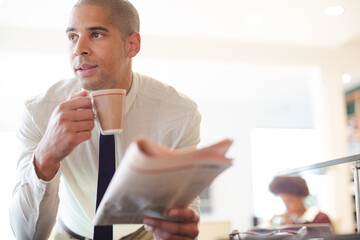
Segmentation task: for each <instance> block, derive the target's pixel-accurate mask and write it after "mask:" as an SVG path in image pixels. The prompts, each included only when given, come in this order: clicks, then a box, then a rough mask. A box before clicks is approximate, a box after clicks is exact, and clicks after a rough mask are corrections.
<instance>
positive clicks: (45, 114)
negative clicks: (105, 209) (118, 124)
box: [10, 0, 200, 240]
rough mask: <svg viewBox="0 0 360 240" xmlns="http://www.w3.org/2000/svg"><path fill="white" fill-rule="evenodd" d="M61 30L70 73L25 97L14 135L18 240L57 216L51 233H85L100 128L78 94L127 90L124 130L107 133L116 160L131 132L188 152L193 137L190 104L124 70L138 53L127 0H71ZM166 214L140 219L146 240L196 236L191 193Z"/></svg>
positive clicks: (195, 121)
mask: <svg viewBox="0 0 360 240" xmlns="http://www.w3.org/2000/svg"><path fill="white" fill-rule="evenodd" d="M66 33H67V36H68V39H69V56H70V62H71V66H72V68H73V70H74V72H75V76H76V78H74V79H68V80H63V81H60V82H58V83H56V84H55V85H53V86H52V87H50V88H49V89H48V91H46V92H45V93H44V94H43V95H41V96H38V97H35V98H33V99H30V100H28V101H27V102H26V104H25V106H26V109H25V111H24V116H23V120H22V125H21V126H20V128H19V131H18V136H19V139H20V140H21V147H22V151H21V156H20V159H19V162H18V177H17V184H16V186H15V189H14V193H13V201H12V205H11V207H10V218H11V225H12V228H13V231H14V234H15V236H16V238H17V239H47V238H48V237H49V235H50V233H51V231H52V229H53V226H54V224H55V222H56V217H57V216H58V221H57V222H58V223H61V224H60V225H61V227H60V230H59V232H60V231H62V232H64V233H66V235H67V236H68V239H70V236H71V235H72V236H74V237H76V238H80V239H86V238H89V239H92V238H93V229H94V226H93V224H92V219H93V217H94V214H95V202H96V189H97V175H98V155H99V149H98V145H99V134H100V130H99V129H98V128H97V127H95V126H94V118H95V117H94V113H93V112H92V106H91V101H90V99H89V98H87V95H88V92H87V91H91V90H98V89H109V88H121V89H125V90H126V91H127V96H126V106H125V117H124V127H123V128H124V131H123V133H122V134H121V135H118V136H116V138H115V142H116V153H117V155H116V156H117V159H116V161H117V162H116V163H117V164H118V163H119V161H121V157H122V155H123V154H124V151H125V150H126V148H127V146H128V145H129V143H130V142H131V140H132V139H133V138H134V137H136V136H138V135H146V136H147V137H149V138H150V139H152V140H153V141H155V142H157V143H159V144H163V145H166V146H167V147H169V148H172V149H180V148H194V147H196V145H197V144H198V143H199V141H200V139H199V125H200V114H199V113H198V110H197V106H196V104H195V103H194V102H192V101H191V100H189V99H188V98H186V97H185V96H183V95H181V94H179V93H178V92H176V91H175V90H174V89H173V88H171V87H169V86H167V85H165V84H162V83H160V82H158V81H156V80H154V79H151V78H149V77H146V76H143V75H140V74H137V73H133V72H132V58H133V57H135V56H136V55H137V53H138V52H139V50H140V35H139V17H138V14H137V11H136V9H135V8H134V7H133V6H132V5H131V4H130V3H129V2H128V1H125V0H102V1H96V0H80V1H79V2H78V3H77V4H76V5H75V6H74V8H73V10H72V12H71V16H70V20H69V26H68V28H67V30H66ZM69 96H71V97H69ZM60 179H61V181H60ZM59 197H60V200H59ZM168 214H169V216H172V217H176V218H181V219H182V220H183V221H181V222H172V221H163V220H159V219H153V218H145V219H144V222H143V223H144V226H145V229H146V230H147V231H149V232H151V233H152V234H153V236H154V237H155V239H184V240H185V239H195V238H196V236H197V235H198V231H199V230H198V223H199V209H198V199H196V200H194V202H193V203H192V204H190V205H189V206H188V207H185V208H174V209H170V211H169V212H168ZM57 225H58V224H57ZM119 229H120V230H119ZM121 229H122V225H120V226H116V227H114V239H118V238H119V237H121V236H120V235H119V233H118V232H119V231H121ZM59 234H60V233H59ZM131 238H132V237H130V239H131Z"/></svg>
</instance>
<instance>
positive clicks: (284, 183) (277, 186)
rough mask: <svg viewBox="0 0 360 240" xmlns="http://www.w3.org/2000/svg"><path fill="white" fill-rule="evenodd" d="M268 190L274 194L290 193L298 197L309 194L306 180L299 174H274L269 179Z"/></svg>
mask: <svg viewBox="0 0 360 240" xmlns="http://www.w3.org/2000/svg"><path fill="white" fill-rule="evenodd" d="M269 190H270V192H272V193H273V194H275V195H279V194H290V195H295V196H298V197H306V196H307V195H309V188H308V186H307V184H306V181H305V180H304V179H303V178H301V177H299V176H276V177H275V178H274V179H273V180H272V181H271V183H270V185H269Z"/></svg>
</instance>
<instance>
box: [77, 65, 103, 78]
mask: <svg viewBox="0 0 360 240" xmlns="http://www.w3.org/2000/svg"><path fill="white" fill-rule="evenodd" d="M97 67H98V65H90V64H82V65H80V66H79V67H77V68H76V72H78V73H79V74H81V75H82V76H89V75H91V74H92V73H94V72H95V71H96V69H97Z"/></svg>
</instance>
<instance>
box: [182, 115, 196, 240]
mask: <svg viewBox="0 0 360 240" xmlns="http://www.w3.org/2000/svg"><path fill="white" fill-rule="evenodd" d="M200 122H201V115H200V113H199V111H198V109H197V108H196V109H195V112H194V114H193V116H192V117H191V118H190V121H189V122H188V125H187V127H186V129H185V132H184V135H183V136H182V138H181V140H180V142H179V144H178V147H177V149H186V148H196V147H197V145H198V144H199V142H200ZM199 205H200V198H199V197H196V198H195V199H194V200H193V201H192V202H191V203H190V204H189V206H188V208H190V209H192V210H193V211H194V212H195V213H196V214H197V215H198V216H199V217H200V206H199ZM199 223H200V222H199ZM196 239H197V238H196Z"/></svg>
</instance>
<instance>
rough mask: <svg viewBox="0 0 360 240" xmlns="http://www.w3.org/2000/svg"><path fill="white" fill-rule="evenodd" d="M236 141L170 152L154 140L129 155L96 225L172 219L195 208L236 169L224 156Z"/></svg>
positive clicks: (138, 143) (135, 143)
mask: <svg viewBox="0 0 360 240" xmlns="http://www.w3.org/2000/svg"><path fill="white" fill-rule="evenodd" d="M231 144H232V141H231V140H229V139H225V140H223V141H220V142H218V143H216V144H214V145H211V146H209V147H205V148H202V149H193V150H188V151H180V150H169V149H168V148H166V147H164V146H160V145H158V144H156V143H154V142H152V141H150V140H149V139H146V138H139V139H137V140H134V141H133V142H132V143H131V144H130V145H129V147H128V149H127V150H126V152H125V154H124V157H123V159H122V161H121V163H120V165H119V166H118V168H117V170H116V172H115V174H114V176H113V178H112V180H111V182H110V184H109V186H108V188H107V190H106V192H105V194H104V197H103V199H102V201H101V203H100V205H99V207H98V209H97V211H96V214H95V217H94V220H93V221H94V224H95V225H111V224H130V223H142V220H143V218H144V216H150V217H155V218H160V219H168V220H173V221H176V219H170V218H169V217H167V214H166V213H167V211H168V210H169V209H170V208H172V207H184V206H187V205H188V204H190V203H191V202H192V201H193V200H194V199H195V198H196V196H198V195H199V194H200V193H201V192H202V191H203V190H204V189H205V188H206V187H207V186H209V185H210V183H211V182H212V181H213V179H214V178H215V177H217V176H218V175H219V174H220V173H221V172H223V171H224V170H225V169H227V168H228V167H230V166H231V164H232V159H229V158H227V157H225V154H226V152H227V150H228V149H229V147H230V146H231Z"/></svg>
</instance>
